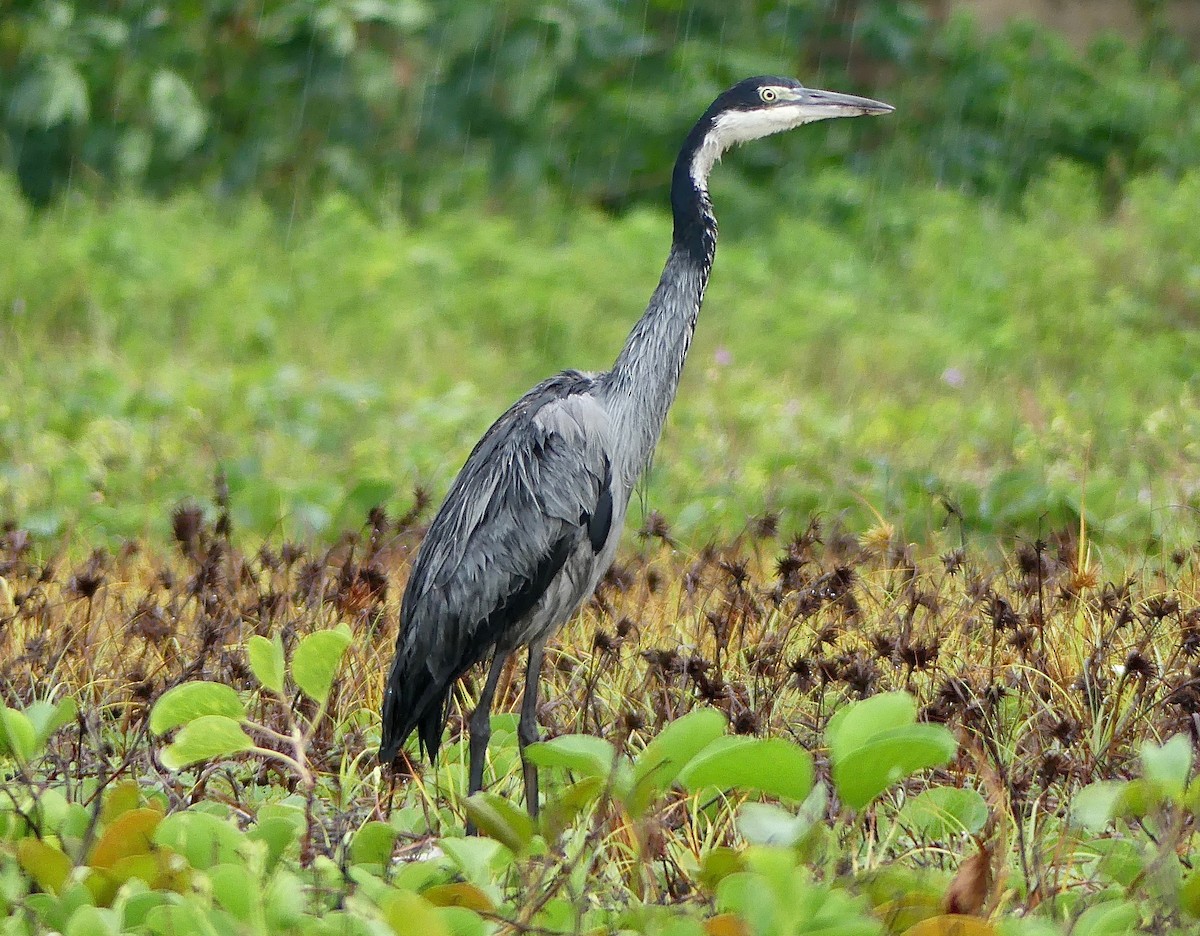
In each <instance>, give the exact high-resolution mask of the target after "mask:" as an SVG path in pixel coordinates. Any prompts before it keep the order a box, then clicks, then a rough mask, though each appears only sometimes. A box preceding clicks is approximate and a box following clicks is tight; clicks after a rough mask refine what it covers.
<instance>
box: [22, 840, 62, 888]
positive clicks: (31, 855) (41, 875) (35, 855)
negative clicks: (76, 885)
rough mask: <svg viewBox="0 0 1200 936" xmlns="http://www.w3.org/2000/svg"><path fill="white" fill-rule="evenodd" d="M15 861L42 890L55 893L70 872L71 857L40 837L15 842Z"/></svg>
mask: <svg viewBox="0 0 1200 936" xmlns="http://www.w3.org/2000/svg"><path fill="white" fill-rule="evenodd" d="M17 862H18V863H19V864H20V865H21V868H22V869H23V870H24V871H25V873H26V874H28V875H29V876H30V878H32V879H33V881H34V882H35V883H36V884H37V886H38V887H40V888H41V889H42V890H44V891H46V892H48V893H51V894H57V893H58V892H59V891H60V890H61V889H62V886H63V883H64V882H65V881H66V879H67V875H68V874H70V873H71V859H70V858H68V857H67V856H66V855H65V854H63V852H62V850H61V849H59V848H55V847H54V846H53V845H49V844H47V843H46V842H44V841H42V840H41V839H36V838H23V839H21V840H20V841H19V842H17Z"/></svg>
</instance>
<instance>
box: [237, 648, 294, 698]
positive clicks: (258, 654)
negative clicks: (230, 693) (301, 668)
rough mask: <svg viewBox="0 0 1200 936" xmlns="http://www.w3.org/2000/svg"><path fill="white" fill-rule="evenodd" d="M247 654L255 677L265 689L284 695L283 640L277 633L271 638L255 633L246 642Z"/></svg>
mask: <svg viewBox="0 0 1200 936" xmlns="http://www.w3.org/2000/svg"><path fill="white" fill-rule="evenodd" d="M246 656H247V657H248V658H249V660H250V670H251V672H253V673H254V678H255V679H257V680H258V681H259V683H260V684H261V685H262V686H263V688H265V689H270V690H271V691H272V692H273V693H275V694H276V695H277V696H282V695H283V672H284V665H285V664H284V659H283V641H282V640H281V639H280V638H279V635H278V634H276V635H275V637H274V638H273V639H271V640H268V639H267V638H266V637H260V636H259V635H258V634H255V635H254V636H253V637H251V638H250V639H249V640H248V641H247V642H246Z"/></svg>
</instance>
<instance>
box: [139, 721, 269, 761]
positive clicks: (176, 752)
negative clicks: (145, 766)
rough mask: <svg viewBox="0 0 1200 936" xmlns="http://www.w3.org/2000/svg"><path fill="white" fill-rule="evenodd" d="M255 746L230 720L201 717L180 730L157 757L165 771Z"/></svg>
mask: <svg viewBox="0 0 1200 936" xmlns="http://www.w3.org/2000/svg"><path fill="white" fill-rule="evenodd" d="M253 747H254V742H253V741H252V740H251V739H250V736H249V735H248V734H246V732H244V731H243V730H242V726H241V725H239V724H238V723H237V722H236V721H234V720H233V719H232V718H226V717H225V716H224V715H201V716H200V717H199V718H196V719H193V720H192V721H190V722H188V723H187V724H186V725H184V726H183V728H181V729H180V731H179V734H178V735H176V736H175V740H174V741H173V742H171V744H169V745H167V747H166V748H165V749H164V750H163V751H162V753H160V754H159V756H158V759H159V760H160V761H162V765H163V766H164V767H166V768H167V769H168V770H182V769H183V768H184V767H187V766H188V765H190V764H196V763H199V762H200V761H206V760H212V759H213V758H217V757H228V756H229V755H230V754H237V753H238V752H239V751H249V750H251V749H252V748H253Z"/></svg>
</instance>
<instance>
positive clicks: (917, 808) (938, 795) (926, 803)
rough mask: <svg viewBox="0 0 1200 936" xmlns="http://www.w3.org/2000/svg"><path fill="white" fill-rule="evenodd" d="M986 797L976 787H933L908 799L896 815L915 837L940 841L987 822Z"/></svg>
mask: <svg viewBox="0 0 1200 936" xmlns="http://www.w3.org/2000/svg"><path fill="white" fill-rule="evenodd" d="M987 818H988V808H987V801H986V800H985V799H984V798H983V796H982V795H980V793H979V791H978V790H972V789H959V788H957V787H948V786H940V787H932V788H931V789H928V790H926V791H924V792H923V793H921V794H920V795H918V796H917V797H915V798H914V799H911V800H909V801H908V802H907V803H905V804H904V808H903V809H901V810H900V812H899V813H898V814H897V815H896V822H898V823H900V825H901V826H903V827H904V828H905V829H907V830H908V832H909V834H910V835H912V836H913V837H914V838H921V839H932V840H934V841H941V840H945V839H948V838H951V837H953V836H956V835H961V834H963V833H964V832H965V833H967V834H974V833H976V832H978V831H979V830H980V829H982V828H983V826H984V824H985V823H986V822H987Z"/></svg>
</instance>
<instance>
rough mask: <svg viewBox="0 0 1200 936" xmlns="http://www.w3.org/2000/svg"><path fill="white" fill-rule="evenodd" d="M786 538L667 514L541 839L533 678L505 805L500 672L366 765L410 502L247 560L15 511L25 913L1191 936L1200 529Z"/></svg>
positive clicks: (738, 930) (556, 679)
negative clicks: (1097, 550) (1098, 549)
mask: <svg viewBox="0 0 1200 936" xmlns="http://www.w3.org/2000/svg"><path fill="white" fill-rule="evenodd" d="M776 522H777V521H776V519H775V518H773V517H760V518H758V520H757V522H756V523H754V524H753V529H752V532H751V534H749V535H747V536H744V537H742V538H739V539H737V540H729V541H724V542H722V543H720V544H718V545H716V546H713V547H710V548H708V549H706V550H704V551H703V552H701V553H699V554H695V555H689V554H688V553H687V552H686V551H683V550H679V549H677V548H675V547H673V546H671V545H670V544H669V530H668V529H666V528H665V526H664V525H662V524H659V526H658V529H657V530H656V533H655V536H654V537H651V538H649V539H648V540H646V541H645V542H644V543H643V544H642V546H641V547H640V548H639V549H638V550H637V551H630V552H628V553H627V554H626V556H625V557H624V558H623V559H622V560H621V562H620V563H619V564H618V566H617V567H616V568H615V569H614V570H613V572H612V573H611V574H610V575H609V576H608V577H607V579H606V580H605V582H604V583H603V585H602V587H601V589H600V591H599V593H598V595H597V597H596V599H595V600H594V601H593V602H591V603H590V605H589V606H588V608H587V609H586V610H585V612H584V614H583V615H582V616H581V617H580V618H578V619H577V620H575V621H574V622H572V623H571V624H570V625H568V626H567V628H566V629H565V630H564V632H563V633H562V635H561V636H560V638H559V640H558V641H557V642H556V646H554V647H553V648H552V649H551V650H550V652H549V657H548V665H547V667H546V671H545V680H544V683H545V699H546V704H545V705H543V706H542V708H541V713H540V717H541V720H542V722H543V723H544V724H545V726H546V728H547V729H548V732H549V737H548V740H546V741H544V742H542V743H540V744H538V745H535V746H533V747H531V749H530V755H531V757H532V758H533V759H534V760H535V762H536V763H538V764H539V765H541V771H542V787H543V793H544V803H543V809H542V814H541V816H540V818H539V819H538V820H537V821H531V820H530V819H529V818H528V816H527V815H526V813H525V812H524V810H523V809H522V808H521V806H520V804H519V798H520V795H521V794H520V790H521V788H522V784H523V778H522V776H521V766H520V760H519V756H518V751H517V745H516V737H515V735H516V716H515V714H508V713H509V712H511V711H513V710H514V709H515V707H516V706H517V704H518V702H519V692H520V689H519V686H520V684H521V677H520V670H519V667H517V666H511V667H510V668H509V669H508V670H507V671H506V673H505V674H504V676H503V677H502V679H501V681H500V685H499V689H498V694H497V704H498V708H499V711H500V714H497V715H496V716H495V718H494V721H493V732H494V733H493V737H492V745H491V748H490V753H489V765H488V769H487V771H486V773H485V783H486V784H487V790H486V791H485V792H483V793H481V794H477V795H476V796H474V797H471V798H469V799H468V798H466V797H465V795H464V789H465V786H466V775H467V763H466V761H467V752H466V748H467V742H466V738H465V735H464V734H463V725H464V719H465V715H466V713H467V712H469V710H470V705H471V697H472V693H473V690H474V688H475V686H476V685H477V684H476V683H475V680H474V678H468V679H467V680H466V681H465V682H464V684H463V687H462V691H461V692H459V693H456V695H455V697H454V699H453V702H452V706H451V713H450V728H449V731H450V737H449V738H448V743H447V744H446V745H445V747H444V749H443V758H442V760H441V762H440V763H439V765H438V766H437V767H436V768H431V767H430V766H429V765H428V764H424V763H421V762H420V761H419V760H417V759H416V752H415V750H414V749H412V748H410V749H409V753H410V755H411V756H412V757H413V761H414V762H413V766H412V769H411V775H409V776H405V775H403V773H402V774H401V776H399V777H390V776H389V775H388V773H387V772H385V771H383V770H382V769H381V768H380V767H379V766H378V765H377V764H376V763H375V761H374V758H373V751H374V750H375V749H376V747H377V746H378V743H379V722H378V716H377V714H376V706H375V704H374V700H377V699H378V697H379V692H380V688H381V684H382V681H383V677H384V674H385V672H386V663H387V660H388V658H389V656H390V651H391V645H392V642H393V640H394V638H395V626H396V620H397V614H396V611H397V595H398V593H399V586H400V584H401V583H402V582H403V581H404V578H405V576H406V574H407V569H406V565H407V563H408V562H409V561H410V558H411V556H412V554H413V549H414V547H415V545H416V543H417V542H418V541H419V537H420V535H421V527H420V525H419V523H418V518H416V517H409V518H405V519H403V520H400V521H396V522H391V521H389V520H388V519H387V518H386V517H385V516H384V515H383V514H382V513H381V512H378V511H377V512H375V513H374V514H373V515H372V518H371V523H370V526H369V528H368V529H367V530H365V531H363V532H362V533H353V532H351V533H348V534H346V535H345V536H344V537H343V538H342V539H341V541H340V542H339V544H338V545H337V546H335V547H333V548H331V549H328V550H311V551H310V550H306V549H304V548H302V547H298V546H296V545H294V544H283V545H282V546H280V547H275V546H272V545H271V544H266V545H264V546H263V547H262V548H261V549H259V550H258V552H257V553H256V554H254V555H249V554H244V553H242V552H240V551H239V550H238V549H237V548H236V547H235V546H234V545H233V544H232V543H231V542H229V540H228V539H227V537H226V535H225V534H224V533H223V532H222V531H223V530H224V529H225V527H226V524H225V523H224V522H223V521H222V520H220V519H219V520H218V521H217V522H216V523H215V524H212V525H210V524H207V523H205V522H204V520H203V518H202V517H201V516H200V514H199V513H198V512H196V511H194V510H184V511H180V512H177V513H176V515H175V516H174V518H173V523H172V525H173V528H174V530H175V536H176V540H177V545H178V551H172V552H170V553H168V552H163V551H159V550H156V549H154V548H149V547H143V548H140V549H133V548H128V547H127V548H124V549H122V550H121V551H120V553H118V554H116V555H109V554H106V553H104V552H102V551H98V552H97V553H95V554H93V555H92V556H91V557H90V558H88V559H87V560H86V561H83V562H80V563H77V564H74V565H70V566H68V565H65V564H64V565H59V564H56V563H55V562H53V561H51V562H49V563H46V562H41V561H37V559H36V553H37V549H38V544H37V542H36V540H34V539H33V538H31V537H30V536H29V535H28V534H27V533H26V532H25V531H22V530H12V531H9V532H8V533H7V534H5V535H4V536H3V538H2V539H0V569H2V570H3V577H2V578H0V585H2V586H3V588H2V589H0V615H2V617H0V620H2V621H3V627H0V685H3V686H6V687H9V692H11V694H12V695H13V696H15V697H17V698H18V699H20V700H21V701H19V702H17V703H15V704H12V705H5V706H4V707H2V708H0V919H2V920H3V922H2V923H0V932H3V933H4V934H6V936H23V934H32V933H40V932H46V931H49V930H55V931H58V932H62V933H66V934H71V936H74V934H80V936H83V934H89V936H90V934H99V933H109V934H118V933H129V934H162V936H167V934H174V936H181V934H191V933H196V934H213V933H217V934H238V936H241V934H259V933H271V934H396V936H458V934H462V936H485V934H500V933H505V934H508V933H513V934H516V933H531V932H532V933H538V934H557V933H563V934H566V933H620V934H624V936H635V934H646V936H731V934H732V936H785V934H797V936H799V934H805V936H807V934H812V936H817V934H822V936H860V934H861V936H893V934H895V936H901V934H907V936H937V934H952V933H959V934H965V936H997V934H999V936H1064V934H1066V933H1068V932H1069V933H1070V934H1071V936H1080V934H1084V936H1120V934H1125V933H1131V932H1146V933H1154V934H1159V936H1184V934H1186V933H1190V932H1193V931H1194V928H1195V925H1196V920H1197V918H1200V873H1198V872H1197V870H1196V865H1197V862H1198V861H1200V845H1198V843H1197V839H1196V835H1197V831H1196V830H1197V827H1196V821H1195V820H1196V816H1197V814H1198V813H1200V781H1198V780H1197V779H1196V777H1195V776H1194V763H1193V750H1192V743H1191V738H1192V737H1193V736H1194V734H1193V732H1194V729H1193V718H1194V714H1195V711H1196V707H1197V704H1198V700H1200V696H1198V694H1197V677H1196V667H1195V663H1194V661H1195V658H1196V654H1197V650H1198V648H1200V626H1198V619H1197V612H1196V610H1195V609H1196V607H1197V598H1198V595H1197V591H1196V581H1197V578H1196V563H1197V553H1196V552H1195V551H1193V552H1191V553H1186V554H1180V555H1178V556H1176V557H1172V559H1171V560H1170V561H1168V562H1167V563H1165V564H1162V565H1159V564H1151V566H1150V567H1148V568H1147V569H1146V570H1145V571H1144V572H1143V573H1142V575H1141V576H1140V577H1138V578H1136V579H1131V580H1128V581H1126V580H1120V581H1117V582H1112V581H1107V582H1105V581H1102V580H1101V579H1100V578H1099V577H1098V576H1097V574H1096V572H1097V570H1096V567H1095V566H1094V565H1093V564H1091V563H1090V561H1089V558H1088V556H1089V551H1088V549H1087V544H1085V543H1080V542H1078V541H1077V540H1074V539H1072V538H1071V537H1062V538H1060V539H1058V540H1057V541H1056V542H1055V543H1054V544H1043V543H1037V544H1035V545H1031V546H1026V547H1022V548H1021V549H1019V550H1018V551H1017V552H1016V553H1015V554H1013V555H1012V556H1010V557H1007V563H1006V564H1004V565H997V564H996V562H995V560H994V559H993V558H991V557H989V556H986V555H984V554H982V553H976V552H974V551H971V550H965V551H964V550H962V549H949V550H947V551H946V552H945V553H944V555H943V556H942V557H940V558H928V559H916V558H914V555H913V552H912V550H911V548H910V547H907V546H906V545H905V544H904V543H903V542H902V541H900V540H898V539H897V538H896V537H895V535H894V531H892V530H890V529H889V528H887V527H886V526H879V527H875V528H872V529H869V530H865V531H864V532H863V533H862V534H861V535H860V536H859V537H858V538H855V537H853V536H850V535H848V533H847V532H846V530H844V529H842V528H839V527H836V526H834V527H822V526H821V525H820V524H818V523H815V522H814V523H810V524H809V525H808V526H807V527H804V528H803V529H800V530H799V532H796V533H795V534H794V535H790V534H788V533H784V532H781V531H780V530H779V529H777V527H776V525H775V524H776ZM267 635H269V636H267ZM468 819H469V820H471V821H472V822H474V823H475V825H476V826H477V827H478V828H479V829H480V830H481V832H482V833H483V834H482V837H479V838H472V837H463V835H462V828H463V825H464V823H465V821H466V820H468ZM989 918H990V919H989Z"/></svg>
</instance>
